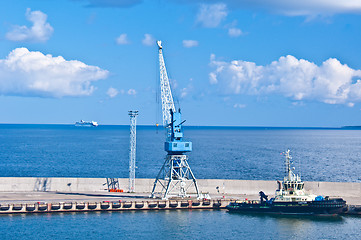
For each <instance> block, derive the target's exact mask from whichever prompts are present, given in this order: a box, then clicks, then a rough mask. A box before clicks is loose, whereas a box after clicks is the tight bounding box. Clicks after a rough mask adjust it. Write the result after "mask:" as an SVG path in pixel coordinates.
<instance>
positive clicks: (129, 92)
mask: <svg viewBox="0 0 361 240" xmlns="http://www.w3.org/2000/svg"><path fill="white" fill-rule="evenodd" d="M127 93H128V95H136V94H137V91H135V89H132V88H131V89H129V90H128V92H127Z"/></svg>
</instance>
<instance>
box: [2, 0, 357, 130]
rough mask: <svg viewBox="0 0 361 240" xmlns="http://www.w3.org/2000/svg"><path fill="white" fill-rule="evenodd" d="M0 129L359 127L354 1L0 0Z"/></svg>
mask: <svg viewBox="0 0 361 240" xmlns="http://www.w3.org/2000/svg"><path fill="white" fill-rule="evenodd" d="M0 23H1V25H0V123H66V124H71V123H74V122H75V121H78V120H80V119H84V120H94V121H98V122H99V123H100V124H128V123H129V117H128V115H127V113H128V110H139V117H138V123H139V124H144V125H145V124H146V125H153V124H155V123H156V122H160V121H161V119H162V118H161V116H160V114H161V113H160V112H159V111H160V109H161V108H160V107H159V102H158V103H157V100H156V99H157V92H158V91H159V90H158V88H159V79H158V78H159V73H158V69H159V67H158V55H157V54H158V53H157V47H156V45H155V41H156V40H162V42H163V47H164V57H165V62H166V66H167V70H168V74H169V76H170V79H171V85H172V88H173V93H174V97H175V101H176V103H177V105H178V106H180V107H181V108H182V112H183V117H184V118H185V119H187V124H188V125H197V126H199V125H206V126H208V125H215V126H286V127H289V126H294V127H309V126H317V127H318V126H319V127H338V126H344V125H361V57H360V56H361V44H360V42H361V0H344V1H336V0H329V1H324V0H312V1H311V0H304V1H296V0H273V1H269V0H252V1H251V0H224V1H213V0H208V1H202V0H167V1H166V0H156V1H154V0H17V1H13V0H2V1H0Z"/></svg>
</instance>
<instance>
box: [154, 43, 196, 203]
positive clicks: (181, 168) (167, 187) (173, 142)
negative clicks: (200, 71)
mask: <svg viewBox="0 0 361 240" xmlns="http://www.w3.org/2000/svg"><path fill="white" fill-rule="evenodd" d="M157 45H158V55H159V68H160V89H161V102H162V116H163V126H164V127H165V128H166V132H167V136H166V141H165V143H164V150H165V151H166V152H167V156H166V158H165V162H164V164H163V166H162V168H161V169H160V171H159V173H158V175H157V177H156V179H155V181H154V186H153V190H152V194H151V197H153V198H155V197H157V196H158V197H161V198H162V199H168V198H170V197H182V198H184V197H189V196H191V195H190V193H189V192H190V191H189V190H190V189H191V188H192V187H193V188H194V191H193V192H192V194H193V195H194V194H195V195H196V197H197V198H200V193H199V189H198V184H197V181H196V179H195V177H194V175H193V172H192V170H191V168H190V167H189V165H188V156H187V155H186V154H185V153H187V152H191V151H192V142H190V141H185V140H183V130H182V125H183V123H184V122H185V120H184V121H182V117H181V111H180V109H178V110H176V109H175V107H174V101H173V96H172V91H171V87H170V83H169V79H168V74H167V70H166V67H165V63H164V58H163V47H162V42H161V41H157Z"/></svg>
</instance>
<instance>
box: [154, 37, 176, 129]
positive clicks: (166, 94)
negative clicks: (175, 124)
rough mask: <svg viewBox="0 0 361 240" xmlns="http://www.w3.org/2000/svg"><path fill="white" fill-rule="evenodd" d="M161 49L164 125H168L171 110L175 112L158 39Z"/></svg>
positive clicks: (160, 65)
mask: <svg viewBox="0 0 361 240" xmlns="http://www.w3.org/2000/svg"><path fill="white" fill-rule="evenodd" d="M157 44H158V51H159V68H160V91H161V98H162V116H163V126H164V127H167V126H168V125H169V124H170V123H171V118H172V116H171V110H172V111H173V112H175V107H174V102H173V96H172V91H171V88H170V84H169V79H168V74H167V69H166V68H165V63H164V58H163V51H162V49H163V47H162V41H157Z"/></svg>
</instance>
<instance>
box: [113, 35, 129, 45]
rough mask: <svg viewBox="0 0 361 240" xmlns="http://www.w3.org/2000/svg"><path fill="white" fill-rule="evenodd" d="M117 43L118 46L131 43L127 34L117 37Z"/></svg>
mask: <svg viewBox="0 0 361 240" xmlns="http://www.w3.org/2000/svg"><path fill="white" fill-rule="evenodd" d="M116 42H117V44H118V45H126V44H130V41H129V40H128V35H127V34H126V33H123V34H120V35H119V37H117V39H116Z"/></svg>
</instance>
